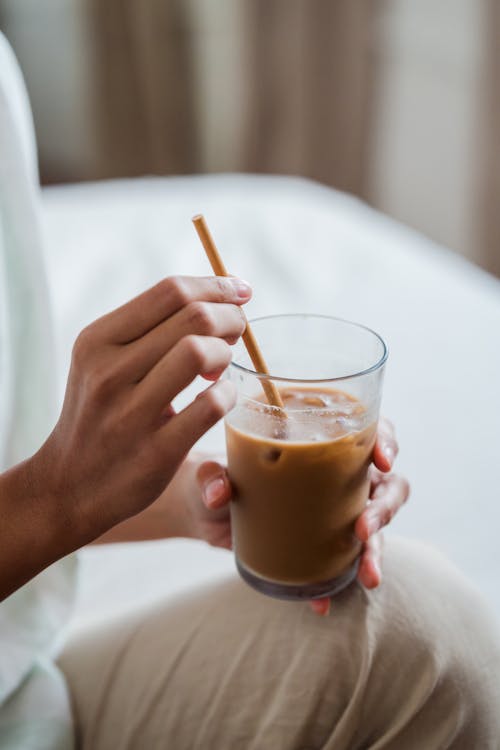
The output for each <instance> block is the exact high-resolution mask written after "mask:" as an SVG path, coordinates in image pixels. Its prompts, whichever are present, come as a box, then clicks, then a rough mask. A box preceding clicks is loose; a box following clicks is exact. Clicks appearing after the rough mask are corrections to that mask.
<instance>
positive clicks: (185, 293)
mask: <svg viewBox="0 0 500 750" xmlns="http://www.w3.org/2000/svg"><path fill="white" fill-rule="evenodd" d="M159 286H160V288H161V292H162V294H164V295H165V296H167V297H168V298H169V299H170V300H171V301H172V302H173V304H174V305H175V306H176V307H184V306H185V305H187V304H188V303H189V302H190V292H189V287H188V284H187V281H186V278H185V277H184V276H169V277H168V278H166V279H163V280H162V281H160V283H159Z"/></svg>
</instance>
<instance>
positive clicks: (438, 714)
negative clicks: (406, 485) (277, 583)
mask: <svg viewBox="0 0 500 750" xmlns="http://www.w3.org/2000/svg"><path fill="white" fill-rule="evenodd" d="M366 597H367V601H366V605H365V609H364V612H365V618H366V621H365V644H366V649H365V661H366V662H367V665H368V672H369V678H368V681H367V686H368V689H367V690H366V691H365V695H364V703H363V706H362V707H361V710H362V711H363V716H364V717H365V720H366V724H367V726H369V727H370V731H371V732H373V733H374V736H377V737H380V738H382V737H387V738H391V737H392V738H393V740H392V741H393V742H394V744H391V743H390V742H389V741H387V743H386V744H382V745H381V746H382V747H384V748H385V747H386V746H387V747H388V748H392V747H394V748H396V747H407V748H413V747H415V748H417V747H421V746H425V747H428V748H438V747H453V748H464V750H465V748H467V749H468V748H473V747H481V748H485V749H487V748H488V749H489V748H492V749H493V748H495V747H496V746H497V745H496V743H497V742H498V736H500V721H499V718H498V706H499V705H500V679H499V677H498V675H499V674H500V638H499V632H498V627H497V623H496V622H495V620H494V617H493V615H492V614H491V612H490V611H489V609H488V607H487V606H486V604H485V602H484V601H483V599H482V598H481V596H480V595H479V594H478V593H477V592H476V591H475V590H474V588H473V587H472V586H471V585H470V584H469V583H468V582H467V581H466V579H465V578H464V577H463V576H462V575H461V574H460V573H459V572H458V571H457V570H456V569H455V568H454V567H453V566H452V565H451V564H450V563H449V562H448V561H447V560H446V559H445V558H444V557H443V556H442V555H441V554H440V553H438V552H436V551H435V550H433V549H432V548H430V547H428V546H426V545H422V544H417V543H414V542H409V541H408V542H406V541H402V540H397V539H395V540H391V541H390V543H389V544H388V545H387V554H386V560H385V581H384V583H383V585H382V586H381V588H380V591H374V592H367V593H366ZM423 738H425V742H424V743H423V744H422V742H423Z"/></svg>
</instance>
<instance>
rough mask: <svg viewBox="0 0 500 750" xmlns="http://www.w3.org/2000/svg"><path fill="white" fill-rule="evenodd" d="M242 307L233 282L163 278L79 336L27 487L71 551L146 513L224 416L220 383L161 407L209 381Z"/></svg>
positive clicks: (224, 390)
mask: <svg viewBox="0 0 500 750" xmlns="http://www.w3.org/2000/svg"><path fill="white" fill-rule="evenodd" d="M250 297H251V289H250V287H249V286H248V285H247V284H246V283H245V282H242V281H240V280H239V279H235V278H222V277H217V278H213V277H210V278H194V277H172V278H167V279H165V280H163V281H161V282H160V283H159V284H157V285H156V286H154V287H153V288H152V289H149V290H148V291H146V292H144V293H143V294H141V295H140V296H138V297H136V298H135V299H133V300H131V301H130V302H128V303H127V304H125V305H123V306H122V307H120V308H118V309H117V310H115V311H113V312H111V313H109V314H108V315H105V316H104V317H102V318H100V319H99V320H97V321H96V322H94V323H92V324H91V325H89V326H88V327H87V328H85V329H84V330H83V331H82V333H81V334H80V335H79V336H78V338H77V340H76V343H75V346H74V348H73V355H72V362H71V369H70V374H69V379H68V385H67V390H66V395H65V399H64V405H63V409H62V412H61V416H60V418H59V421H58V422H57V425H56V427H55V428H54V431H53V432H52V434H51V435H50V437H49V438H48V440H47V441H46V443H45V444H44V445H43V446H42V448H41V449H40V450H39V452H38V453H37V454H35V456H34V457H33V459H32V460H31V462H32V467H31V481H32V484H34V485H35V486H36V490H37V494H38V495H39V496H40V497H48V496H50V498H51V500H52V502H53V501H54V499H55V500H56V501H57V508H58V512H60V513H61V514H64V520H65V521H66V520H67V523H68V524H69V527H70V528H74V527H75V525H76V527H77V529H78V534H79V543H80V544H81V545H82V544H85V543H87V542H89V541H92V540H93V539H95V538H96V537H98V536H99V535H100V534H102V533H104V532H105V531H107V530H108V529H110V528H111V527H112V526H114V525H115V524H117V523H119V522H120V521H123V520H125V519H126V518H128V517H130V516H132V515H134V514H136V513H139V512H140V511H142V510H144V509H145V508H146V507H147V506H148V505H150V504H151V503H152V502H153V501H154V500H155V499H156V498H157V497H158V496H159V495H160V493H161V492H162V491H163V490H164V489H165V487H166V485H167V484H168V483H169V481H170V480H171V479H172V477H173V476H174V474H175V472H176V470H177V468H178V467H179V465H180V464H181V462H182V460H183V458H184V457H185V455H186V454H187V453H188V451H189V450H190V448H191V447H192V446H193V445H194V443H195V442H196V441H197V440H198V439H199V438H200V437H201V435H203V434H204V433H205V432H206V431H207V430H208V429H209V428H210V427H212V426H213V425H214V424H215V423H216V422H217V421H218V420H219V419H221V418H222V417H223V416H224V415H225V414H226V413H227V412H228V411H229V410H230V409H231V408H232V407H233V405H234V402H235V393H234V386H233V385H232V383H230V382H228V381H220V382H217V383H215V384H214V385H211V386H210V387H209V388H207V389H206V390H204V391H203V392H202V393H201V394H200V395H198V396H197V397H196V399H195V400H194V401H193V402H192V403H190V404H189V405H188V406H187V407H186V408H185V409H183V410H182V411H180V412H179V413H178V414H176V413H175V411H174V409H173V407H172V405H171V402H172V400H173V399H174V398H175V397H176V396H177V395H178V394H179V393H180V392H181V391H182V390H183V389H184V388H185V387H186V386H187V385H189V383H191V381H193V380H194V378H195V377H196V376H197V375H203V376H204V377H206V378H207V379H209V380H217V379H218V377H219V376H220V375H221V373H222V372H223V371H224V369H225V368H226V367H227V365H228V364H229V362H230V360H231V349H230V346H229V344H231V343H235V342H236V341H237V339H238V338H239V336H240V335H241V334H242V332H243V330H244V328H245V321H244V316H243V314H242V311H241V309H240V306H241V305H242V304H244V303H245V302H248V300H249V299H250Z"/></svg>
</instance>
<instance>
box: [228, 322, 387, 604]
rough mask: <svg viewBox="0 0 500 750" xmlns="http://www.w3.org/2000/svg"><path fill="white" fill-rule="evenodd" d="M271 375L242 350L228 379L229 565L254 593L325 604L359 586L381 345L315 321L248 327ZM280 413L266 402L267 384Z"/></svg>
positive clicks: (358, 332)
mask: <svg viewBox="0 0 500 750" xmlns="http://www.w3.org/2000/svg"><path fill="white" fill-rule="evenodd" d="M252 329H253V331H254V334H255V337H256V339H257V340H258V342H259V344H260V346H261V348H262V351H263V352H264V354H265V358H266V361H267V365H268V368H269V375H263V374H261V373H257V372H255V371H254V370H253V368H252V364H251V361H250V358H249V356H248V354H247V352H246V350H245V348H244V347H243V346H242V345H241V346H240V345H238V346H237V347H236V348H235V356H234V358H233V362H232V363H231V365H230V367H229V370H228V376H229V378H230V379H231V380H232V381H234V383H235V384H236V386H237V389H238V402H237V404H236V406H235V408H234V409H233V410H232V411H231V412H230V413H229V414H228V416H227V417H226V442H227V453H228V470H229V476H230V479H231V481H232V484H233V487H234V499H233V501H232V503H231V523H232V529H233V546H234V551H235V555H236V564H237V567H238V570H239V572H240V574H241V576H242V577H243V578H244V580H245V581H247V583H249V584H250V585H251V586H253V587H254V588H256V589H258V590H259V591H261V592H263V593H265V594H269V595H271V596H276V597H279V598H284V599H314V598H318V597H324V596H332V595H334V594H336V593H338V592H339V591H340V590H342V589H343V588H344V587H345V586H347V585H348V584H349V583H351V581H353V579H354V578H355V577H356V573H357V568H358V562H359V555H360V552H361V543H360V542H359V541H358V540H357V538H356V537H355V534H354V526H355V523H356V520H357V518H358V517H359V515H360V514H361V513H362V511H363V510H364V508H365V506H366V504H367V501H368V493H369V477H368V467H369V465H370V463H371V457H372V451H373V446H374V443H375V435H376V425H377V420H378V414H379V406H380V398H381V390H382V378H383V371H384V364H385V361H386V359H387V348H386V345H385V343H384V341H383V340H382V338H381V337H380V336H379V335H378V334H376V333H375V332H374V331H372V330H370V329H369V328H366V327H364V326H361V325H358V324H356V323H351V322H348V321H345V320H340V319H338V318H332V317H327V316H319V315H276V316H272V317H267V318H259V319H257V320H254V321H252ZM265 378H267V379H270V380H272V381H273V383H274V384H275V386H276V387H277V389H278V391H279V393H280V396H281V399H282V401H283V404H284V406H285V413H283V411H282V410H280V409H279V408H277V407H276V406H271V405H269V403H268V401H267V399H266V397H265V394H264V390H263V386H262V383H263V381H264V379H265Z"/></svg>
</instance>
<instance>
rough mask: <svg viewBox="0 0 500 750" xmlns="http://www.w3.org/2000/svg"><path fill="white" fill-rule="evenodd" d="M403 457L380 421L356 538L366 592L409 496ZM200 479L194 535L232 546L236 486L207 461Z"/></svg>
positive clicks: (322, 609) (320, 607)
mask: <svg viewBox="0 0 500 750" xmlns="http://www.w3.org/2000/svg"><path fill="white" fill-rule="evenodd" d="M397 454H398V443H397V441H396V437H395V432H394V427H393V425H392V423H391V422H389V420H388V419H385V418H383V417H382V418H381V419H380V421H379V424H378V431H377V440H376V443H375V447H374V450H373V464H372V466H370V475H371V485H370V495H369V502H368V504H367V507H366V509H365V510H364V512H363V513H362V514H361V516H360V517H359V518H358V520H357V522H356V526H355V534H356V536H357V537H358V539H359V540H360V541H361V542H363V551H362V554H361V560H360V564H359V570H358V580H359V582H360V583H361V584H362V585H363V586H365V588H369V589H371V588H376V587H377V586H378V585H379V584H380V582H381V562H382V551H383V540H382V533H381V529H382V528H383V527H384V526H386V525H387V524H388V523H389V522H390V521H391V519H392V518H393V517H394V515H395V514H396V513H397V511H398V510H399V508H400V507H401V506H402V505H403V503H405V502H406V500H407V498H408V495H409V491H410V488H409V484H408V482H407V480H406V479H405V478H404V477H401V476H399V475H398V474H394V473H391V469H392V466H393V463H394V460H395V458H396V456H397ZM197 480H198V485H199V490H200V492H201V500H202V501H203V504H202V503H201V502H200V498H199V497H198V493H191V495H189V498H190V500H188V503H189V505H190V511H189V514H190V516H191V519H192V528H194V529H195V532H194V533H193V534H192V535H193V536H198V537H199V538H203V539H205V540H206V541H208V542H210V543H211V544H215V545H217V546H221V547H226V548H228V549H230V548H231V530H230V520H229V507H228V503H229V501H230V499H231V494H232V489H231V483H230V481H229V477H228V474H227V471H226V469H225V467H224V466H223V465H222V464H221V463H219V462H216V461H205V462H203V463H201V464H200V465H199V467H198V469H197ZM311 606H312V608H313V610H314V611H315V612H317V613H318V614H327V613H328V611H329V607H330V600H329V599H328V598H324V599H316V600H314V601H311Z"/></svg>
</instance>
